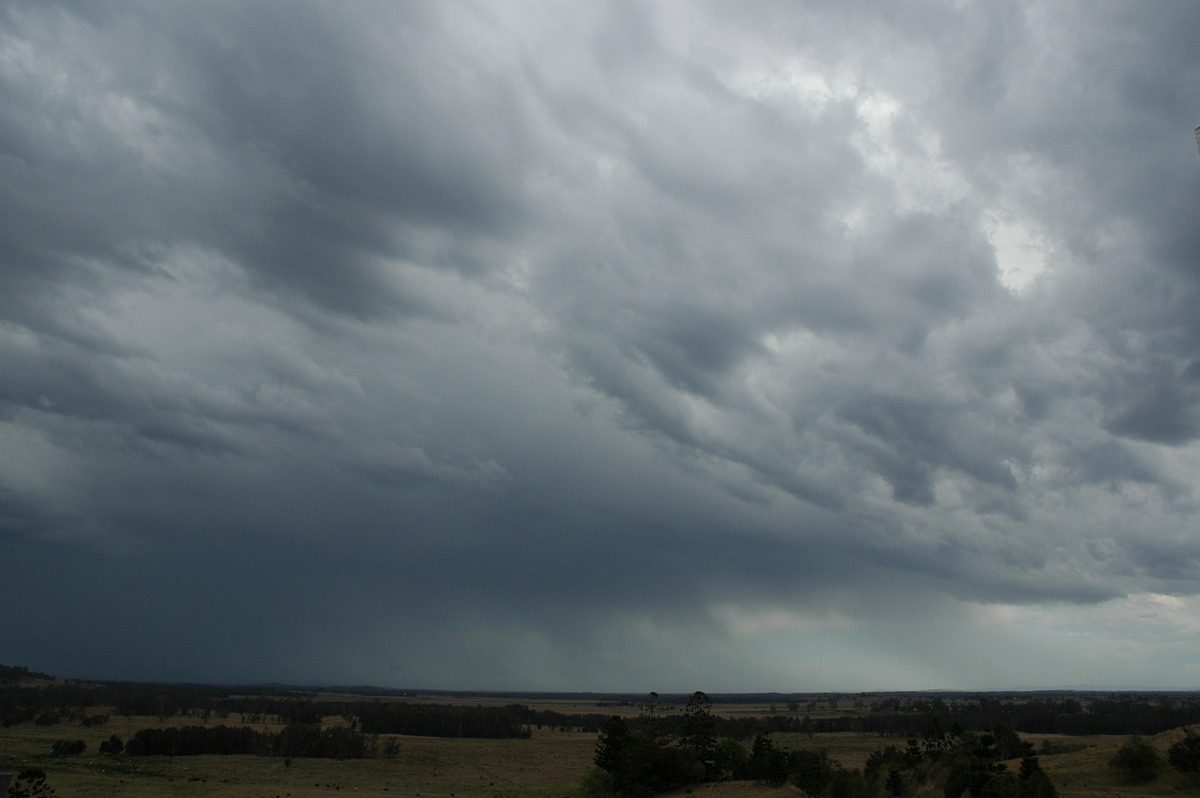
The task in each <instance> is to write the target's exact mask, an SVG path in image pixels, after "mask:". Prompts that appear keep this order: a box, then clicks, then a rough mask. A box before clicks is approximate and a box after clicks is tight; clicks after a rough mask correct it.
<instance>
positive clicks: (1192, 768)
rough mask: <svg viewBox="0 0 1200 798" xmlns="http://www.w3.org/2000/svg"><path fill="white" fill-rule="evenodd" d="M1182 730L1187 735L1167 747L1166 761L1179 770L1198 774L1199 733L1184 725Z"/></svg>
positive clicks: (1199, 763) (1199, 757) (1199, 766)
mask: <svg viewBox="0 0 1200 798" xmlns="http://www.w3.org/2000/svg"><path fill="white" fill-rule="evenodd" d="M1183 731H1184V734H1186V735H1187V736H1186V737H1184V738H1183V739H1182V740H1180V741H1179V742H1177V743H1175V744H1174V745H1172V746H1171V747H1170V748H1168V749H1167V761H1168V762H1170V763H1171V767H1173V768H1175V769H1176V770H1178V771H1180V772H1183V773H1191V774H1193V775H1200V734H1196V733H1195V732H1193V731H1192V730H1191V729H1189V728H1187V727H1186V726H1185V727H1184V729H1183Z"/></svg>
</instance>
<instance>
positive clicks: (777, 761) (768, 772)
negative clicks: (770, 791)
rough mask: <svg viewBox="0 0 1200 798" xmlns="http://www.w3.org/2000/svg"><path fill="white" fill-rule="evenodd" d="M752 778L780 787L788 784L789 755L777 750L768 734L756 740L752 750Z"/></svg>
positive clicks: (760, 735) (758, 736) (750, 764)
mask: <svg viewBox="0 0 1200 798" xmlns="http://www.w3.org/2000/svg"><path fill="white" fill-rule="evenodd" d="M748 769H749V771H750V778H752V779H755V780H756V781H762V782H766V783H767V784H771V785H774V786H776V787H778V786H779V785H781V784H784V783H785V782H787V778H788V755H787V754H786V753H785V752H783V751H780V750H779V749H777V748H776V747H775V745H774V743H772V742H771V739H770V738H769V737H768V736H767V735H766V734H759V735H757V736H756V737H755V738H754V746H753V747H752V748H751V749H750V762H749V766H748Z"/></svg>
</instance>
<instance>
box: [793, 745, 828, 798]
mask: <svg viewBox="0 0 1200 798" xmlns="http://www.w3.org/2000/svg"><path fill="white" fill-rule="evenodd" d="M790 760H791V761H790V762H789V767H790V768H791V771H792V784H795V785H796V786H797V787H798V788H800V791H801V792H803V793H804V794H805V795H808V796H811V798H816V796H818V795H821V794H822V793H823V792H825V787H826V786H828V784H829V781H830V779H832V778H833V763H832V762H830V761H829V756H828V755H827V754H826V753H825V752H824V751H793V752H792V755H791V757H790Z"/></svg>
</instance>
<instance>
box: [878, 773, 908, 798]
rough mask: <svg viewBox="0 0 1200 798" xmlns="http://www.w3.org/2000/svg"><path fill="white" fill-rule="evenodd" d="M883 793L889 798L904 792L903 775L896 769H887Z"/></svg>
mask: <svg viewBox="0 0 1200 798" xmlns="http://www.w3.org/2000/svg"><path fill="white" fill-rule="evenodd" d="M883 789H884V794H885V795H887V796H889V798H895V796H898V795H903V794H904V777H903V776H901V775H900V771H898V770H889V771H888V777H887V780H886V781H884V782H883Z"/></svg>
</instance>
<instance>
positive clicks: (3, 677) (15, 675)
mask: <svg viewBox="0 0 1200 798" xmlns="http://www.w3.org/2000/svg"><path fill="white" fill-rule="evenodd" d="M29 681H39V682H40V681H51V682H54V681H58V680H57V679H55V677H53V676H51V675H49V674H47V673H38V672H37V671H31V670H29V668H26V667H25V666H24V665H0V684H20V683H22V682H29Z"/></svg>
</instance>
